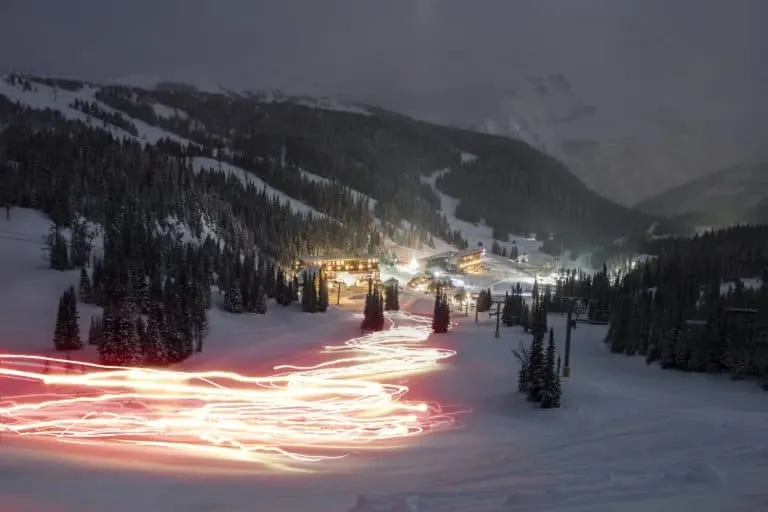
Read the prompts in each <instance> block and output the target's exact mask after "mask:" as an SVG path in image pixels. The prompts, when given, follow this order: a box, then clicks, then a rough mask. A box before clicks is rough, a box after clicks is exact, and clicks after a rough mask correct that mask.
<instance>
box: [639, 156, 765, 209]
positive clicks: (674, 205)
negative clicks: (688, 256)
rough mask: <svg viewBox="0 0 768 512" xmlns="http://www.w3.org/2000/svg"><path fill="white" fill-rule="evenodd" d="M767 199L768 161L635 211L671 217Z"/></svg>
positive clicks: (694, 184) (701, 181)
mask: <svg viewBox="0 0 768 512" xmlns="http://www.w3.org/2000/svg"><path fill="white" fill-rule="evenodd" d="M766 197H768V162H745V163H742V164H740V165H736V166H733V167H729V168H727V169H722V170H720V171H717V172H714V173H711V174H707V175H706V176H703V177H701V178H698V179H696V180H693V181H690V182H688V183H685V184H683V185H680V186H678V187H675V188H673V189H670V190H668V191H666V192H664V193H662V194H659V195H657V196H654V197H651V198H649V199H646V200H645V201H642V202H640V203H638V204H637V206H636V208H637V209H639V210H641V211H644V212H648V213H652V214H657V215H664V216H668V217H669V216H674V215H681V214H684V213H690V212H695V211H704V210H707V209H711V208H716V209H722V208H727V207H732V208H738V209H740V210H741V209H744V208H751V207H754V206H756V205H757V204H758V203H759V202H760V201H762V200H763V199H765V198H766Z"/></svg>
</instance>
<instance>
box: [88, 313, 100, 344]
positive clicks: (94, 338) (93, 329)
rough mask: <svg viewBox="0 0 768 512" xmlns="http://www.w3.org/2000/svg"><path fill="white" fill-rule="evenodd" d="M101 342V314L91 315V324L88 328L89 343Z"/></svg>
mask: <svg viewBox="0 0 768 512" xmlns="http://www.w3.org/2000/svg"><path fill="white" fill-rule="evenodd" d="M99 343H101V316H92V317H91V326H90V327H89V328H88V344H89V345H98V344H99Z"/></svg>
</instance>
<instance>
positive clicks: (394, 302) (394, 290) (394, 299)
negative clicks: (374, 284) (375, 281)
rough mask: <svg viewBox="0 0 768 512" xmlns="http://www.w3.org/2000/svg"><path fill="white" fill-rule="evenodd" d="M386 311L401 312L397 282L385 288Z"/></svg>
mask: <svg viewBox="0 0 768 512" xmlns="http://www.w3.org/2000/svg"><path fill="white" fill-rule="evenodd" d="M384 309H385V310H386V311H399V310H400V300H399V298H398V284H397V282H396V281H395V282H392V283H388V284H387V286H386V287H385V288H384Z"/></svg>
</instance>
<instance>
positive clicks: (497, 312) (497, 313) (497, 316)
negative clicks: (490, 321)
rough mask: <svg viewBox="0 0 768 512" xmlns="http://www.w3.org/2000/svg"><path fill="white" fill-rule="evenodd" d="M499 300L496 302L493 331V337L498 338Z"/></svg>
mask: <svg viewBox="0 0 768 512" xmlns="http://www.w3.org/2000/svg"><path fill="white" fill-rule="evenodd" d="M500 312H501V302H498V301H497V302H496V331H495V332H494V333H493V337H494V338H498V337H499V336H500V333H499V318H500V317H501V313H500Z"/></svg>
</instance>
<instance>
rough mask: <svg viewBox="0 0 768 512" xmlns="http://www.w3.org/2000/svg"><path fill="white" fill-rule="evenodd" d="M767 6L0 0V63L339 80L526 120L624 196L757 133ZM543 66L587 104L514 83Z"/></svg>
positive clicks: (487, 119)
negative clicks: (519, 94) (550, 97)
mask: <svg viewBox="0 0 768 512" xmlns="http://www.w3.org/2000/svg"><path fill="white" fill-rule="evenodd" d="M765 19H768V3H766V2H764V1H762V0H733V1H731V2H723V1H721V0H676V1H675V2H666V1H660V0H646V1H643V2H638V1H636V0H584V1H580V2H573V1H569V0H549V1H546V2H533V1H519V2H518V1H515V2H480V3H478V2H464V1H460V0H441V1H436V0H391V1H388V2H380V1H374V0H356V1H351V0H326V1H323V2H314V1H310V0H249V1H246V0H220V1H218V2H207V1H203V0H184V1H182V0H166V1H163V2H151V3H150V2H148V1H146V0H135V1H133V2H116V1H113V0H101V1H97V0H72V1H69V2H59V1H56V0H28V1H25V2H18V1H13V0H5V1H2V2H0V68H2V69H3V70H28V71H32V72H35V73H49V74H55V75H74V76H83V77H90V78H94V79H109V78H116V77H125V76H133V77H134V79H136V78H137V77H146V76H155V77H162V78H164V79H169V80H185V81H200V82H204V83H209V84H222V85H224V86H225V87H228V88H234V89H253V88H269V89H271V88H275V87H280V88H283V89H286V90H290V91H292V92H302V93H309V94H334V95H340V96H343V97H346V98H350V99H353V100H357V101H362V102H368V103H374V104H379V105H382V106H385V107H389V108H393V109H396V110H400V111H403V112H406V113H409V114H411V115H414V116H417V117H421V118H425V119H429V120H434V121H438V122H441V123H446V124H458V125H462V126H474V127H476V128H481V129H482V128H483V127H485V128H488V127H489V126H490V124H493V125H494V126H495V127H496V128H494V129H496V131H498V132H499V133H508V132H509V130H506V129H503V130H502V129H499V127H502V128H503V127H504V126H508V125H509V124H510V123H509V119H513V120H514V123H519V122H520V121H519V120H518V118H520V119H522V120H523V121H525V122H527V123H528V124H529V125H531V126H530V127H529V130H528V131H529V132H532V133H531V134H528V135H526V136H535V137H538V138H540V139H542V140H545V141H548V142H547V144H548V145H547V148H548V150H550V151H552V152H554V153H559V155H560V156H561V157H562V158H564V160H566V162H567V163H568V164H569V165H570V166H571V167H572V168H573V171H574V172H575V173H576V174H577V175H579V176H580V177H581V178H582V179H583V180H584V181H585V182H586V183H588V184H589V185H590V186H591V187H593V188H595V189H596V190H598V191H600V192H601V193H603V194H605V195H609V196H611V197H613V198H615V199H617V200H619V201H621V202H624V203H633V202H636V201H639V200H641V199H643V198H646V197H648V196H651V195H653V194H656V193H658V192H660V191H662V190H663V189H665V188H669V187H672V186H675V185H678V184H680V183H682V182H684V181H687V180H689V179H692V178H695V177H697V176H700V175H702V174H704V173H706V172H710V171H714V170H716V169H719V168H722V167H725V166H727V165H729V164H732V163H734V162H738V161H741V160H744V159H745V158H749V157H752V156H753V155H754V154H755V153H758V152H760V150H761V149H762V148H764V140H761V139H760V138H759V134H760V133H768V130H766V128H768V126H766V121H765V120H766V119H767V118H768V115H767V114H768V99H766V95H765V94H764V91H765V90H766V86H768V69H767V68H766V66H764V65H763V62H762V59H763V57H764V55H766V54H768V44H767V39H768V35H766V33H765V31H764V30H763V28H764V20H765ZM553 75H554V76H560V77H565V80H566V83H567V85H568V90H569V91H570V92H569V93H568V94H570V95H572V97H573V98H575V101H576V102H577V103H578V104H579V105H583V106H584V108H585V110H580V111H579V112H578V115H576V116H575V117H569V115H570V114H569V115H566V116H565V117H558V116H559V111H558V112H556V113H557V116H555V118H554V119H552V115H551V112H550V111H549V110H551V109H552V107H551V105H547V102H546V101H544V100H542V99H541V98H538V99H536V101H533V100H531V101H528V100H525V99H523V100H520V99H519V98H518V99H515V97H514V95H512V96H510V91H513V90H517V89H518V88H519V87H520V84H521V83H526V82H527V81H529V79H530V78H532V77H533V78H535V77H547V76H553ZM528 97H529V98H530V95H528ZM555 101H560V100H555ZM558 108H559V107H558ZM554 110H556V111H557V109H554ZM520 111H523V112H522V113H521V112H520ZM571 113H572V112H571ZM531 119H533V120H531ZM542 119H543V120H544V121H542ZM489 123H490V124H489ZM514 123H513V124H514ZM511 135H515V133H511ZM552 141H554V142H552Z"/></svg>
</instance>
